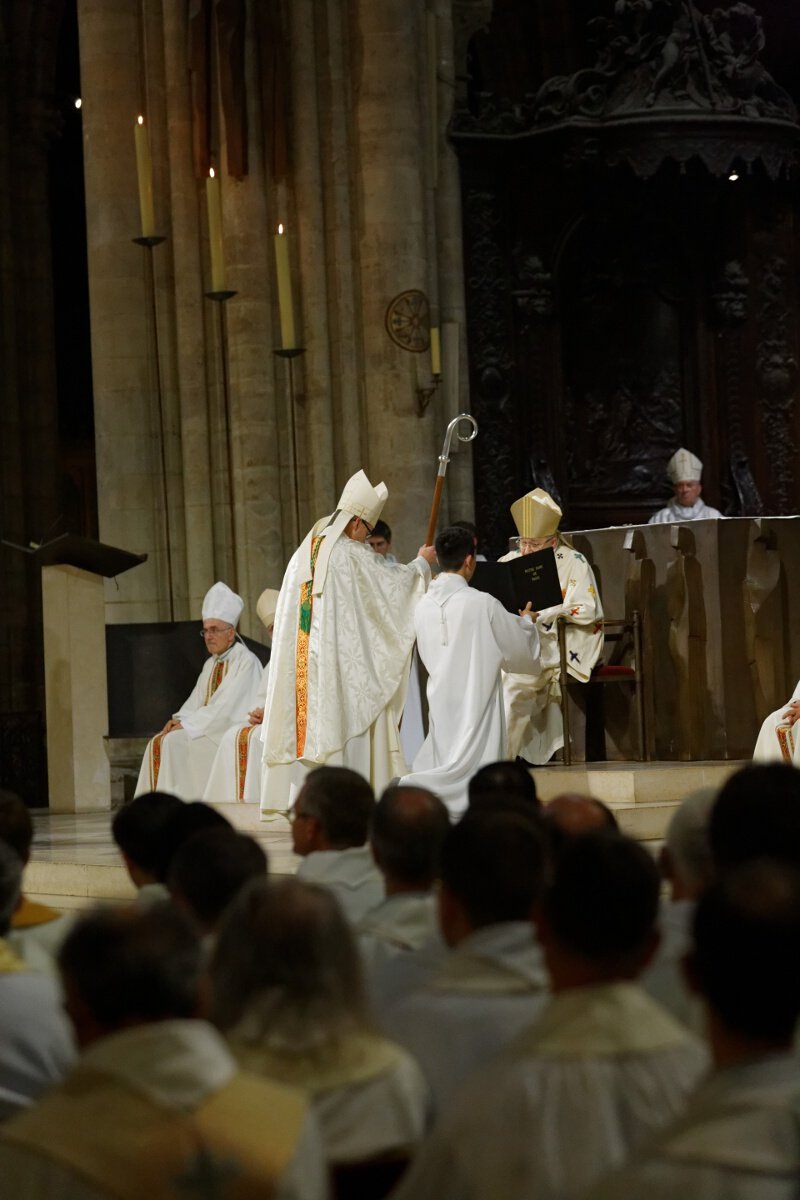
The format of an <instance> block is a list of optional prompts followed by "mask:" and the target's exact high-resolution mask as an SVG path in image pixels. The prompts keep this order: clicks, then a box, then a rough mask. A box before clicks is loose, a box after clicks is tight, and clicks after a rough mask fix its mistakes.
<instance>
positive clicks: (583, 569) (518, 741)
mask: <svg viewBox="0 0 800 1200" xmlns="http://www.w3.org/2000/svg"><path fill="white" fill-rule="evenodd" d="M511 516H512V517H513V518H514V524H515V525H516V527H517V533H518V534H519V538H518V539H517V549H514V550H511V551H510V552H509V553H508V554H506V555H504V556H503V558H501V559H500V561H501V562H508V561H509V559H512V558H518V557H519V556H520V555H521V554H537V553H538V552H539V551H541V550H545V549H547V548H548V547H551V548H552V549H553V550H554V552H555V556H556V567H557V569H558V578H559V581H560V583H561V595H562V602H561V604H558V605H555V606H554V607H552V608H547V609H544V610H543V611H542V612H540V613H539V614H538V615H537V618H536V626H537V629H538V630H539V638H540V640H541V659H542V669H541V671H540V672H539V674H538V675H523V674H519V673H513V674H507V675H506V676H505V679H504V682H503V691H504V696H505V710H506V725H507V728H508V757H509V758H516V756H517V755H520V756H521V757H522V758H524V759H525V760H526V761H527V762H530V763H546V762H547V761H548V760H549V759H550V758H552V756H553V755H554V754H555V752H556V750H559V749H560V748H561V747H562V746H563V745H564V734H563V727H562V720H561V707H560V702H561V687H560V679H559V677H560V675H561V667H560V658H559V652H558V625H557V624H556V622H557V621H558V618H559V617H564V618H565V619H566V621H567V630H566V634H567V671H568V672H569V674H570V675H571V676H572V678H573V679H577V680H578V681H579V682H580V683H586V682H588V679H589V676H590V675H591V672H592V667H594V665H595V663H596V662H597V660H598V659H599V658H600V655H601V653H602V650H603V607H602V605H601V603H600V597H599V595H598V593H597V584H596V582H595V578H594V573H593V571H592V568H591V567H590V566H589V564H588V562H587V561H586V559H585V558H584V556H583V555H582V554H579V553H578V551H577V550H575V549H574V548H573V547H572V546H571V545H570V543H569V541H568V540H567V539H566V538H565V537H564V535H563V534H560V533H559V532H558V526H559V523H560V521H561V509H560V508H559V507H558V505H557V504H556V502H555V500H554V499H553V498H552V496H550V495H548V493H547V492H545V491H543V490H542V488H535V489H534V490H533V491H532V492H528V493H527V494H526V495H524V496H522V497H521V498H520V499H519V500H517V501H516V502H515V503H514V504H512V505H511Z"/></svg>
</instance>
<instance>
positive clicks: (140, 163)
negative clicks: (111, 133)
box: [133, 116, 156, 237]
mask: <svg viewBox="0 0 800 1200" xmlns="http://www.w3.org/2000/svg"><path fill="white" fill-rule="evenodd" d="M133 136H134V140H135V142H136V178H137V180H138V183H139V220H140V223H141V226H142V237H154V236H155V232H156V218H155V208H154V206H153V164H152V161H151V159H150V143H149V142H148V140H147V130H146V129H145V127H144V117H142V116H140V117H137V119H136V124H135V125H134V127H133Z"/></svg>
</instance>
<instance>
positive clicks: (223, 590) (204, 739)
mask: <svg viewBox="0 0 800 1200" xmlns="http://www.w3.org/2000/svg"><path fill="white" fill-rule="evenodd" d="M243 608H244V601H243V600H242V598H241V596H237V595H236V593H235V592H232V591H231V589H230V588H229V587H228V586H227V584H224V583H215V584H214V586H213V587H212V588H211V589H210V590H209V591H208V592H207V593H206V596H205V599H204V600H203V628H202V631H201V634H202V637H203V640H204V642H205V645H206V648H207V649H208V652H209V657H208V659H207V660H206V662H205V663H204V664H203V669H202V671H201V672H200V674H199V676H198V679H197V683H196V684H195V685H194V689H193V691H192V694H191V695H190V696H189V698H188V699H187V700H186V701H184V703H183V704H182V705H181V707H180V708H179V709H178V711H177V712H176V713H174V714H173V716H172V717H171V718H170V719H169V721H167V723H166V725H165V726H164V728H163V729H162V730H161V732H160V733H157V734H156V736H155V737H154V738H151V739H150V741H149V742H148V744H147V749H146V750H145V754H144V759H143V760H142V767H141V770H140V771H139V781H138V783H137V784H136V791H135V793H134V795H136V796H140V795H141V794H142V793H143V792H155V791H159V792H171V793H172V794H173V795H174V796H180V798H181V799H182V800H199V799H200V797H201V796H202V795H203V792H204V790H205V786H206V783H207V781H208V775H209V772H210V770H211V765H212V763H213V762H214V756H215V755H216V753H217V747H218V746H219V743H220V741H221V740H222V735H223V734H224V733H225V731H226V730H227V729H229V728H230V727H231V725H241V724H243V723H244V722H245V721H246V720H247V714H248V712H249V710H250V709H251V708H252V707H253V705H254V703H255V700H256V697H257V695H258V685H259V682H260V679H261V663H260V662H259V661H258V659H257V658H256V656H255V654H253V652H252V651H251V650H248V649H247V647H246V646H245V645H244V643H243V642H242V641H237V638H238V634H237V632H236V626H237V624H238V621H239V617H240V616H241V615H242V609H243Z"/></svg>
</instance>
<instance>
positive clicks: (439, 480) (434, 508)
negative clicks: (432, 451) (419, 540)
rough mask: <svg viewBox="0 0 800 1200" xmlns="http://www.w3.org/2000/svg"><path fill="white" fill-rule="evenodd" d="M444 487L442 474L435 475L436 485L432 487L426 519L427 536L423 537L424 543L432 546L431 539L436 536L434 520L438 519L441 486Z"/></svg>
mask: <svg viewBox="0 0 800 1200" xmlns="http://www.w3.org/2000/svg"><path fill="white" fill-rule="evenodd" d="M443 487H444V475H437V476H436V487H435V488H434V489H433V503H432V504H431V519H430V521H428V536H427V537H426V538H425V545H426V546H432V545H433V539H434V538H435V537H436V522H437V521H438V520H439V507H440V505H441V503H442V488H443Z"/></svg>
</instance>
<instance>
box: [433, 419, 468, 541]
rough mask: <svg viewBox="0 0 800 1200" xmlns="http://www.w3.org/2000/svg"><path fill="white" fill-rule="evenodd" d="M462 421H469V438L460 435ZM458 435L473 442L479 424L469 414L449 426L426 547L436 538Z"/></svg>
mask: <svg viewBox="0 0 800 1200" xmlns="http://www.w3.org/2000/svg"><path fill="white" fill-rule="evenodd" d="M461 421H468V422H469V424H470V426H471V430H470V433H469V434H468V435H467V437H464V436H463V435H462V434H460V433H458V432H457V430H458V425H459V422H461ZM454 433H455V434H456V436H457V437H458V440H459V441H460V442H472V441H474V440H475V438H476V437H477V436H478V422H477V421H476V420H475V418H474V417H473V416H471V415H470V414H469V413H459V414H458V416H457V417H453V419H452V421H451V422H450V424H449V425H448V426H447V432H446V433H445V435H444V444H443V446H442V453H441V454H440V455H439V471H438V473H437V475H436V487H435V488H434V489H433V503H432V504H431V516H430V520H429V521H428V535H427V537H426V538H425V545H426V546H432V545H433V539H434V537H435V536H436V522H437V520H438V518H439V506H440V504H441V503H442V489H443V487H444V477H445V475H446V473H447V464H448V463H449V462H450V447H451V445H452V443H453V434H454Z"/></svg>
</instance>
